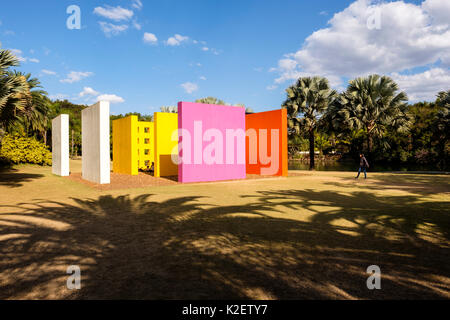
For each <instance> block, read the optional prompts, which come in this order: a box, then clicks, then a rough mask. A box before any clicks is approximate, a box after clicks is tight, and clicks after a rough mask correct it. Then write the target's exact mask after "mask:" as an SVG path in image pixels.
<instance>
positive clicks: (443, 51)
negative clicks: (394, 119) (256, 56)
mask: <svg viewBox="0 0 450 320" xmlns="http://www.w3.org/2000/svg"><path fill="white" fill-rule="evenodd" d="M375 13H379V17H380V20H379V22H380V24H379V26H380V28H379V29H377V28H369V27H370V26H371V25H369V27H368V21H369V18H370V17H373V16H374V14H375ZM448 17H450V1H448V0H426V1H424V2H422V4H420V5H415V4H411V3H405V2H404V1H394V2H380V1H375V0H357V1H355V2H353V3H352V4H351V5H350V6H349V7H347V8H346V9H344V10H343V11H341V12H338V13H336V14H334V16H333V17H332V18H331V19H330V20H329V21H328V26H327V27H326V28H323V29H320V30H318V31H316V32H314V33H312V34H311V35H310V36H309V37H308V38H306V40H305V42H304V43H303V45H302V47H301V48H300V49H299V50H298V51H297V52H295V53H288V54H286V55H284V57H283V58H282V59H280V61H279V62H278V66H277V67H276V68H272V69H271V71H277V72H278V73H279V77H278V78H277V79H275V83H276V84H279V83H284V82H285V81H287V80H295V79H297V78H298V77H300V76H308V75H320V76H325V77H327V78H328V79H329V80H330V82H331V84H332V85H333V86H335V87H338V86H342V85H343V79H344V78H347V77H348V78H352V77H357V76H365V75H367V74H370V73H379V74H387V75H390V74H392V73H394V72H396V73H402V72H404V71H406V70H411V69H414V68H417V67H424V66H427V65H432V64H436V63H439V62H440V63H442V67H444V68H446V67H448V66H450V26H449V24H448V21H449V18H448ZM410 95H411V96H414V93H410ZM417 96H420V94H418V95H417Z"/></svg>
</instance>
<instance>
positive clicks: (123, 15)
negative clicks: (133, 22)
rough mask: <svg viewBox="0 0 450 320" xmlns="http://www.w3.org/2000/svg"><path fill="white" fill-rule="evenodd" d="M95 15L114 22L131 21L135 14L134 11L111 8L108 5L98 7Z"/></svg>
mask: <svg viewBox="0 0 450 320" xmlns="http://www.w3.org/2000/svg"><path fill="white" fill-rule="evenodd" d="M94 13H95V14H97V15H99V16H101V17H104V18H108V19H111V20H114V21H121V20H129V19H131V18H132V17H133V14H134V13H133V11H132V10H128V9H125V8H122V7H121V6H117V7H111V6H108V5H106V6H105V7H96V8H95V9H94Z"/></svg>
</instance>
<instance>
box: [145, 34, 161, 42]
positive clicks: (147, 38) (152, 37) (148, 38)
mask: <svg viewBox="0 0 450 320" xmlns="http://www.w3.org/2000/svg"><path fill="white" fill-rule="evenodd" d="M144 42H145V43H150V44H157V43H158V38H157V37H156V36H155V35H154V34H153V33H149V32H145V33H144Z"/></svg>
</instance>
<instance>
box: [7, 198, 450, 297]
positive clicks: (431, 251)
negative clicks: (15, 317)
mask: <svg viewBox="0 0 450 320" xmlns="http://www.w3.org/2000/svg"><path fill="white" fill-rule="evenodd" d="M242 198H243V199H248V202H246V203H245V204H243V205H236V206H233V205H230V206H220V207H218V206H213V205H210V204H208V199H207V198H202V197H178V198H173V199H169V200H166V201H162V202H157V201H156V197H153V196H152V195H150V194H148V195H141V196H137V197H135V198H131V197H129V196H119V197H112V196H110V195H105V196H101V197H99V198H97V199H89V200H80V199H73V202H74V203H73V204H72V205H69V204H64V203H58V202H51V201H41V202H35V203H28V204H23V205H20V206H17V207H7V206H3V207H0V211H1V212H3V213H2V214H0V226H1V228H0V239H1V241H2V246H1V252H2V259H1V260H0V283H1V286H2V287H1V290H0V299H8V298H31V299H44V298H52V299H53V298H89V299H94V298H100V299H110V298H114V299H118V298H124V299H133V298H135V299H224V298H228V299H230V298H239V299H240V298H242V299H247V298H253V299H271V298H275V299H277V298H278V299H329V298H332V299H334V298H337V299H348V298H350V299H351V298H364V299H381V298H384V299H393V298H408V299H423V298H449V297H450V295H449V291H450V290H449V275H450V267H449V266H450V263H449V262H450V255H449V254H448V244H449V237H450V235H449V230H450V226H449V215H448V213H449V212H448V202H421V201H418V200H417V198H416V197H412V196H391V197H376V196H374V195H373V194H368V193H366V192H358V193H354V194H352V195H347V194H346V195H343V194H339V193H336V192H331V191H324V192H315V191H312V190H290V191H284V190H280V191H265V192H259V193H258V194H256V195H247V196H242ZM405 204H408V205H407V206H405ZM287 208H289V209H293V210H296V211H297V212H299V213H298V219H289V218H287V217H284V216H283V215H285V212H286V209H287ZM300 209H304V210H300ZM8 210H11V212H14V213H7V212H8ZM17 210H19V211H20V212H22V214H21V213H17ZM25 213H26V214H25ZM243 213H245V214H243ZM309 213H311V215H309ZM270 215H272V216H270ZM302 215H305V217H302ZM306 215H309V216H308V217H306ZM273 216H278V217H276V218H275V217H273ZM302 218H303V219H302ZM427 226H428V228H427ZM430 226H433V228H430ZM427 237H428V238H430V237H431V238H433V239H435V238H439V239H441V240H440V242H439V243H438V242H434V241H430V240H427V239H428V238H427ZM443 244H444V245H445V244H446V245H447V247H445V246H443ZM372 264H376V265H379V266H380V267H381V270H382V273H383V274H382V275H383V277H382V290H375V291H371V290H368V289H367V287H366V280H367V277H368V274H366V272H365V271H366V268H367V267H368V266H369V265H372ZM69 265H80V267H81V272H82V282H81V285H82V289H81V290H74V291H69V290H67V289H66V288H65V285H66V279H67V275H66V268H67V266H69Z"/></svg>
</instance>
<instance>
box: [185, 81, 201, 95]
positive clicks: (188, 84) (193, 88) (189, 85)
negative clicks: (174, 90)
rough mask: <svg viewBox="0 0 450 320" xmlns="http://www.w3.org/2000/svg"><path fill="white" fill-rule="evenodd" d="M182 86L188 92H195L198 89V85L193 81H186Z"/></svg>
mask: <svg viewBox="0 0 450 320" xmlns="http://www.w3.org/2000/svg"><path fill="white" fill-rule="evenodd" d="M181 87H182V88H183V89H184V91H186V93H189V94H191V93H193V92H195V91H197V90H198V85H197V84H196V83H192V82H185V83H183V84H182V85H181Z"/></svg>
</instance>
